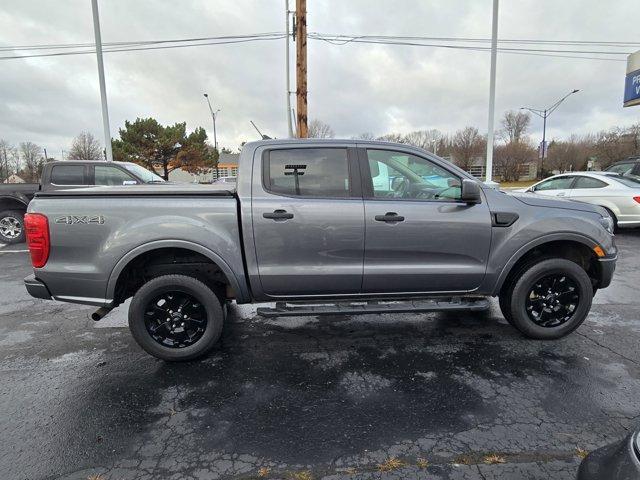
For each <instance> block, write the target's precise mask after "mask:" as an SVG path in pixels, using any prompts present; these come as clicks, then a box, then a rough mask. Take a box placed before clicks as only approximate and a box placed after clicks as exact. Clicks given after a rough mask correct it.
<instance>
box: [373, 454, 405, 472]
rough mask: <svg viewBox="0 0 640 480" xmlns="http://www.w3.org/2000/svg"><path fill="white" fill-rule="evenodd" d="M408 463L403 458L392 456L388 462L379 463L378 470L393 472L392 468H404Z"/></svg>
mask: <svg viewBox="0 0 640 480" xmlns="http://www.w3.org/2000/svg"><path fill="white" fill-rule="evenodd" d="M405 465H406V463H404V462H403V461H402V460H399V459H397V458H395V457H391V458H390V459H388V460H387V461H386V462H383V463H380V464H378V471H380V472H391V471H392V470H397V469H398V468H402V467H404V466H405Z"/></svg>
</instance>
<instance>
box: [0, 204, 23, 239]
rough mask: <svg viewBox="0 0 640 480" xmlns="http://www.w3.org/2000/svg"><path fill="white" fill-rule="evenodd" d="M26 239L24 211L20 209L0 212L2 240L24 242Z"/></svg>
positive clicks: (0, 237) (0, 234) (0, 235)
mask: <svg viewBox="0 0 640 480" xmlns="http://www.w3.org/2000/svg"><path fill="white" fill-rule="evenodd" d="M24 239H25V232H24V212H22V211H20V210H4V211H2V212H0V242H2V243H8V244H13V243H22V242H24Z"/></svg>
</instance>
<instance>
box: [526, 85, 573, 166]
mask: <svg viewBox="0 0 640 480" xmlns="http://www.w3.org/2000/svg"><path fill="white" fill-rule="evenodd" d="M579 91H580V90H579V89H577V88H576V89H575V90H572V91H570V92H569V93H567V94H566V95H565V96H564V97H562V98H561V99H560V100H558V101H557V102H556V103H554V104H553V105H551V106H550V107H547V108H545V109H544V110H539V109H537V108H530V107H520V110H528V111H530V112H531V113H533V114H535V115H537V116H539V117H540V118H542V147H541V153H540V172H539V173H538V177H539V178H542V177H543V170H544V157H545V155H546V153H547V117H548V116H549V115H551V114H552V113H553V112H554V110H555V109H556V108H558V107H559V106H560V104H561V103H562V102H564V101H565V100H566V99H567V97H569V96H570V95H573V94H574V93H578V92H579Z"/></svg>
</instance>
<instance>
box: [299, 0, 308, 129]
mask: <svg viewBox="0 0 640 480" xmlns="http://www.w3.org/2000/svg"><path fill="white" fill-rule="evenodd" d="M296 89H297V90H296V100H297V102H296V103H297V107H298V108H297V111H298V122H297V124H298V137H299V138H307V137H308V136H309V129H308V126H307V121H308V118H307V0H296Z"/></svg>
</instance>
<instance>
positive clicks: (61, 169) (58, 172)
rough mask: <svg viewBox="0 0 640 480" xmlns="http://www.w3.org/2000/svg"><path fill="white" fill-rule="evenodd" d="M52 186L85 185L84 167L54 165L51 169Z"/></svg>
mask: <svg viewBox="0 0 640 480" xmlns="http://www.w3.org/2000/svg"><path fill="white" fill-rule="evenodd" d="M51 183H52V184H53V185H86V182H85V181H84V165H55V166H54V167H53V168H52V169H51Z"/></svg>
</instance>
